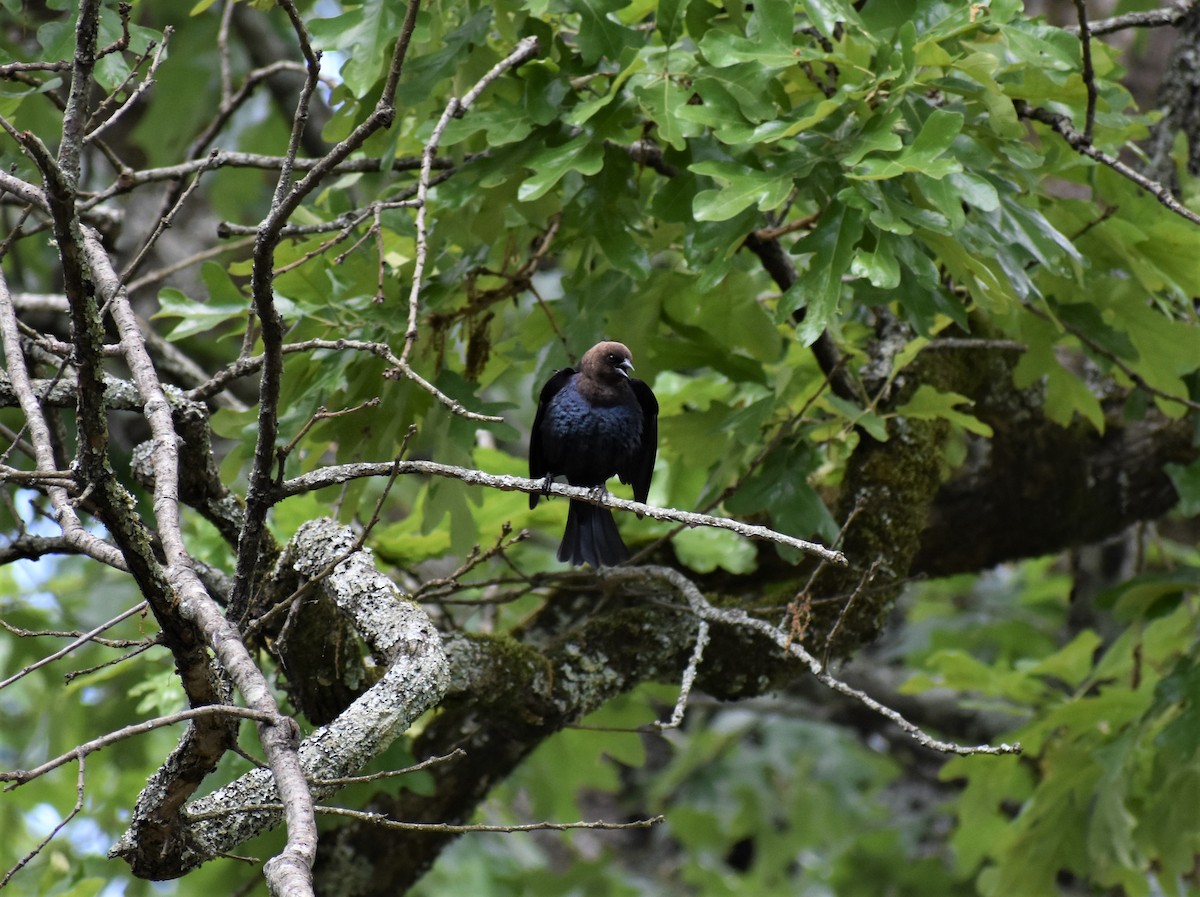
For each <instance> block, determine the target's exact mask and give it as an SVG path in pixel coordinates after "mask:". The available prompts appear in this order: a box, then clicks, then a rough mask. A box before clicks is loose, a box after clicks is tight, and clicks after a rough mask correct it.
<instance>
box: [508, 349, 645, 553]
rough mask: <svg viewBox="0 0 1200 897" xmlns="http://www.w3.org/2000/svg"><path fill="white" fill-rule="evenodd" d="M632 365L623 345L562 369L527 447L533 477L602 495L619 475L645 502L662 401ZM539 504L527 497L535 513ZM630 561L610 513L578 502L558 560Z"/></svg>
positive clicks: (544, 397) (543, 399)
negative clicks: (587, 488)
mask: <svg viewBox="0 0 1200 897" xmlns="http://www.w3.org/2000/svg"><path fill="white" fill-rule="evenodd" d="M632 370H633V360H632V357H631V356H630V354H629V350H628V349H627V348H625V346H624V345H622V344H621V343H614V342H603V343H597V344H596V345H594V346H592V348H590V349H588V351H587V352H586V353H585V354H584V356H583V360H582V361H580V363H579V369H578V370H575V369H573V368H563V369H562V370H561V371H557V372H555V374H554V376H553V377H551V378H550V380H549V382H548V383H547V384H546V385H545V386H544V387H542V394H541V396H540V398H539V399H538V410H537V416H536V417H535V418H534V419H533V433H532V434H531V435H530V439H529V476H530V478H532V479H536V478H538V477H545V478H546V489H547V490H549V488H550V481H551V480H552V479H553V478H554V477H556V476H564V477H566V478H567V482H568V483H570V484H571V485H572V486H592V487H595V488H597V489H603V488H604V483H605V481H606V480H607V479H608V478H609V477H611V476H613V475H614V474H615V475H617V476H618V477H620V478H621V482H622V483H628V484H630V485H632V486H633V497H634V499H636V500H637V501H642V502H644V501H645V500H646V493H647V492H649V491H650V477H651V476H652V475H653V474H654V456H655V454H656V453H657V451H658V400H657V399H655V398H654V393H653V392H652V391H651V389H650V387H649V386H647V385H646V384H645V383H643V382H642V381H641V380H634V379H633V378H632V377H630V376H629V372H630V371H632ZM537 503H538V495H537V493H531V494H530V496H529V507H530V508H532V507H534V506H535V505H537ZM628 558H629V550H628V549H627V548H626V547H625V543H624V542H622V541H621V534H620V533H619V532H618V531H617V524H616V521H615V520H613V516H612V512H611V511H609V510H608V508H601V507H598V506H596V505H589V504H585V503H583V502H577V501H572V502H571V504H570V505H569V506H568V508H567V528H566V530H565V531H564V532H563V538H562V543H561V544H560V545H559V546H558V559H559V560H560V561H570V562H571V563H572V564H576V565H578V564H583V563H588V564H591V565H592V566H593V567H601V566H612V565H614V564H619V563H621V562H622V561H624V560H627V559H628Z"/></svg>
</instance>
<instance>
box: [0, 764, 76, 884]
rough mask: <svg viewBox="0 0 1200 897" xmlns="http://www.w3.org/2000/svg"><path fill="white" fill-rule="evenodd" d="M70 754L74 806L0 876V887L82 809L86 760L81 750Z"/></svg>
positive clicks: (40, 850)
mask: <svg viewBox="0 0 1200 897" xmlns="http://www.w3.org/2000/svg"><path fill="white" fill-rule="evenodd" d="M71 756H72V757H74V758H75V759H76V760H78V761H79V770H78V772H77V773H76V776H75V806H74V807H72V808H71V812H70V813H68V814H67V815H66V816H64V817H63V820H62V822H60V823H59V824H58V825H56V826H54V828H53V829H51V830H50V833H49V834H48V835H46V837H44V838H43V839H42V840H41V841H39V842H38V843H37V845H36V846H35V847H34V848H33V849H32V850H31V851H29V853H27V854H25V856H23V857H21V859H19V860H18V861H17V862H16V864H15V865H14V866H13V867H12V868H11V869H9V870H8V871H7V872H6V873H4V877H3V878H0V889H2V888H4V886H5V885H7V884H8V882H9V880H10V879H12V877H13V876H14V875H16V874H17V873H18V872H20V871H21V870H22V869H24V868H25V867H26V866H27V865H28V864H29V861H30V860H32V859H33V858H34V857H36V856H37V855H38V854H39V853H41V852H42V851H43V850H44V849H45V847H46V845H47V844H49V843H50V842H51V841H53V840H54V838H55V837H57V835H58V833H59V832H61V831H62V830H63V829H64V828H65V827H66V825H67V823H68V822H70V821H71V820H72V819H74V818H75V817H76V816H78V815H79V813H80V811H81V810H83V792H84V786H85V785H86V783H87V772H86V770H87V766H86V763H87V761H86V760H84V754H83V753H82V751H80V750H78V749H77V750H76V751H75V752H74V753H72V754H71Z"/></svg>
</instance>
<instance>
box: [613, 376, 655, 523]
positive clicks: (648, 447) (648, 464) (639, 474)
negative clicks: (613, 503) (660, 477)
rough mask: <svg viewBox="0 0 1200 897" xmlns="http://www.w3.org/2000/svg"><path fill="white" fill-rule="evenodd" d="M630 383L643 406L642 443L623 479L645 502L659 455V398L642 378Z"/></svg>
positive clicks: (635, 496)
mask: <svg viewBox="0 0 1200 897" xmlns="http://www.w3.org/2000/svg"><path fill="white" fill-rule="evenodd" d="M629 385H630V386H632V387H633V394H634V396H636V397H637V400H638V404H639V405H641V406H642V444H641V445H640V446H638V451H637V454H636V455H634V458H633V462H632V463H631V464H630V465H629V470H628V471H627V473H628V474H629V476H628V478H626V477H621V479H622V480H624V481H625V482H626V483H629V484H630V485H632V486H633V498H634V500H635V501H640V502H645V500H646V496H647V495H649V493H650V478H651V477H652V476H654V458H655V457H656V456H657V455H658V399H656V398H655V397H654V391H653V390H652V389H650V387H649V386H647V385H646V384H645V383H644V382H643V381H641V380H633V379H631V380H630V381H629Z"/></svg>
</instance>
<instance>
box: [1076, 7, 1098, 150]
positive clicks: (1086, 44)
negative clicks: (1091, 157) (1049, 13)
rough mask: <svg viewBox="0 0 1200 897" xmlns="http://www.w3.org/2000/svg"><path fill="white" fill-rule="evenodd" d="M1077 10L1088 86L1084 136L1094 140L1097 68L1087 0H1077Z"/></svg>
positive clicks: (1085, 80)
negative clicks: (1095, 66) (1094, 60)
mask: <svg viewBox="0 0 1200 897" xmlns="http://www.w3.org/2000/svg"><path fill="white" fill-rule="evenodd" d="M1075 12H1076V15H1078V16H1079V43H1080V46H1081V53H1082V54H1083V85H1084V87H1086V88H1087V111H1086V112H1085V113H1084V119H1083V137H1084V139H1085V140H1086V141H1087V142H1088V143H1091V142H1092V129H1093V127H1094V126H1095V124H1096V70H1095V69H1094V68H1092V33H1091V31H1089V30H1088V18H1087V0H1075Z"/></svg>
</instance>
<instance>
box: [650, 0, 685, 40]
mask: <svg viewBox="0 0 1200 897" xmlns="http://www.w3.org/2000/svg"><path fill="white" fill-rule="evenodd" d="M690 2H691V0H662V2H660V3H659V4H658V11H657V12H656V13H655V16H654V28H655V30H656V31H658V33H659V36H660V37H662V42H663V43H664V44H667V45H668V46H670V45H671V44H673V43H675V40H676V39H677V38H678V37H679V36H680V35H681V34H682V33H683V23H684V19H685V18H686V16H687V8H688V4H689V3H690Z"/></svg>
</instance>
